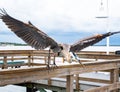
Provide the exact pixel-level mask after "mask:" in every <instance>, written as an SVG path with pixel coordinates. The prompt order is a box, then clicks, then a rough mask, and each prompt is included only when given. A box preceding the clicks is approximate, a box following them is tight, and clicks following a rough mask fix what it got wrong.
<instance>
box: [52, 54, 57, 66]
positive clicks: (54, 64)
mask: <svg viewBox="0 0 120 92" xmlns="http://www.w3.org/2000/svg"><path fill="white" fill-rule="evenodd" d="M55 57H56V53H54V56H53V66H54V67H57V65H56V63H55Z"/></svg>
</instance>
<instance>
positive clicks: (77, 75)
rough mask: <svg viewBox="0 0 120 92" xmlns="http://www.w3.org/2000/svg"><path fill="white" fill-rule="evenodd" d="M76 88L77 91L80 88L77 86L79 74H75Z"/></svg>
mask: <svg viewBox="0 0 120 92" xmlns="http://www.w3.org/2000/svg"><path fill="white" fill-rule="evenodd" d="M76 90H77V91H79V90H80V86H79V74H76Z"/></svg>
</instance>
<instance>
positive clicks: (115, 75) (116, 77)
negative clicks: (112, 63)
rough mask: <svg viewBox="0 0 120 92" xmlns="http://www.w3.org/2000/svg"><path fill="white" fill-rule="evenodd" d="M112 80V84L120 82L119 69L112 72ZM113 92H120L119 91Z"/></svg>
mask: <svg viewBox="0 0 120 92" xmlns="http://www.w3.org/2000/svg"><path fill="white" fill-rule="evenodd" d="M110 80H111V82H112V83H116V82H119V68H116V69H112V70H111V72H110ZM111 92H119V91H118V89H116V90H114V91H111Z"/></svg>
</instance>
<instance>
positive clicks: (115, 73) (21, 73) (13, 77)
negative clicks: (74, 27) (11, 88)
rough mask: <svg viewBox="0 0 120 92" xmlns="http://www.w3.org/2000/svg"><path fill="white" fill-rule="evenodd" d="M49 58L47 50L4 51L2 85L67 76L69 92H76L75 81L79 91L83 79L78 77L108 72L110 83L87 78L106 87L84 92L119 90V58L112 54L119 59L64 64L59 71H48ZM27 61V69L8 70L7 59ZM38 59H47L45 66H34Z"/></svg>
mask: <svg viewBox="0 0 120 92" xmlns="http://www.w3.org/2000/svg"><path fill="white" fill-rule="evenodd" d="M47 55H48V54H47V52H46V51H41V52H39V51H1V52H0V57H1V60H3V61H4V62H3V66H2V67H3V68H4V69H1V70H0V86H4V85H9V84H19V83H26V82H30V81H35V80H42V79H48V80H49V79H50V78H54V77H63V76H64V77H66V80H67V81H66V92H73V89H74V87H73V83H74V82H73V81H74V80H76V89H78V90H80V88H79V86H78V85H79V80H80V78H79V76H78V75H79V74H82V73H88V72H93V71H104V70H105V71H106V70H107V71H109V72H110V80H109V81H105V80H94V79H88V80H91V81H98V82H101V81H102V82H106V83H109V84H108V85H107V86H104V87H100V88H95V89H88V90H85V91H84V92H110V91H113V92H118V89H119V88H120V83H119V68H120V59H119V56H116V55H112V56H114V57H118V58H117V59H116V58H112V57H111V58H110V56H109V55H102V57H103V56H105V57H106V58H107V57H109V58H107V59H111V60H104V61H103V60H99V61H94V62H84V65H85V67H82V66H81V65H80V64H68V65H64V64H63V65H59V66H58V67H57V68H54V69H51V70H48V69H47V68H46V66H45V64H46V57H47ZM90 55H91V54H90ZM18 56H24V57H18ZM25 56H26V57H25ZM34 56H44V58H41V57H35V58H34ZM93 56H94V54H93ZM100 56H101V55H99V57H100ZM89 58H90V57H89ZM25 59H27V63H25V65H24V67H22V66H21V68H9V67H10V66H8V65H7V60H12V61H13V62H14V60H25ZM35 59H42V60H45V63H44V64H38V63H37V64H35V63H34V60H35ZM97 59H99V58H97ZM100 59H101V58H100ZM95 60H96V58H95ZM75 76H76V77H75ZM83 79H84V78H83ZM84 80H85V79H84ZM48 85H49V84H48ZM111 87H112V88H111ZM101 90H102V91H101Z"/></svg>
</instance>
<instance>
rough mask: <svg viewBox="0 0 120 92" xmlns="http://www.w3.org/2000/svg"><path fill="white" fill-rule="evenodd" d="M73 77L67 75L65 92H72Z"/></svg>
mask: <svg viewBox="0 0 120 92" xmlns="http://www.w3.org/2000/svg"><path fill="white" fill-rule="evenodd" d="M73 79H74V78H73V75H67V84H66V92H73Z"/></svg>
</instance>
